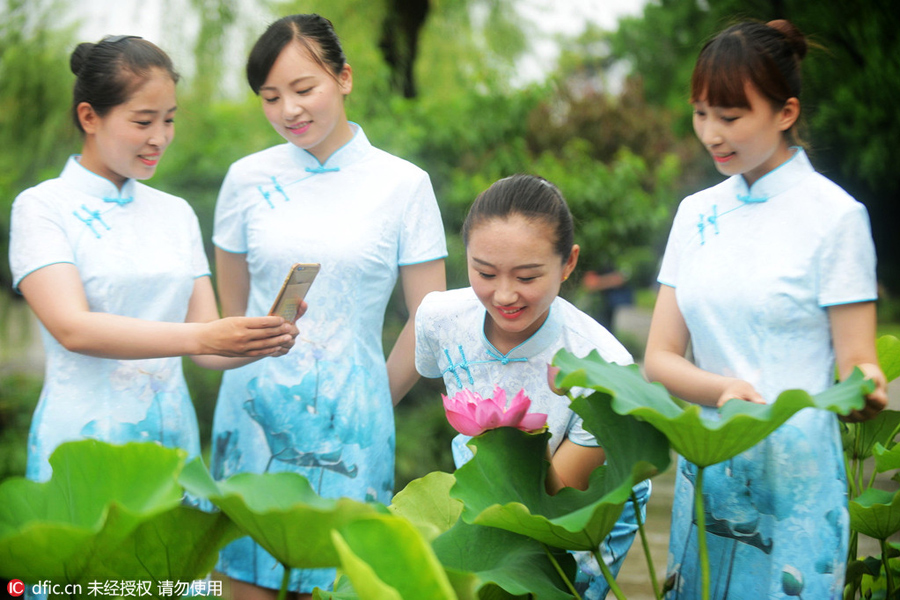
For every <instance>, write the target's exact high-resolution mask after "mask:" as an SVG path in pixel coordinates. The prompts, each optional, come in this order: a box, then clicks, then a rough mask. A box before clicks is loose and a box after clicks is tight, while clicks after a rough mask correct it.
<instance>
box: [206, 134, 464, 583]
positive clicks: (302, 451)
mask: <svg viewBox="0 0 900 600" xmlns="http://www.w3.org/2000/svg"><path fill="white" fill-rule="evenodd" d="M351 126H352V127H353V128H354V131H355V135H354V137H353V139H352V140H351V141H350V142H348V143H347V144H346V145H345V146H344V147H342V148H341V149H339V150H338V151H337V152H335V153H334V154H333V155H332V156H331V157H330V158H329V159H328V161H327V162H326V163H325V164H324V165H323V164H320V163H319V161H318V160H317V159H316V158H315V157H314V156H313V155H312V154H310V153H309V152H307V151H305V150H303V149H301V148H298V147H297V146H294V145H293V144H289V143H286V144H282V145H279V146H275V147H272V148H269V149H267V150H263V151H261V152H258V153H256V154H253V155H250V156H248V157H245V158H243V159H241V160H239V161H237V162H236V163H235V164H233V165H232V166H231V168H230V170H229V172H228V175H227V177H226V178H225V181H224V183H223V185H222V190H221V192H220V195H219V200H218V203H217V205H216V226H215V234H214V236H213V241H214V243H215V244H216V245H217V246H218V247H219V248H221V249H223V250H226V251H228V252H235V253H246V255H247V256H246V258H247V264H248V266H249V271H250V277H251V282H250V297H249V304H248V308H247V314H248V315H264V314H266V313H267V312H268V310H269V308H270V307H271V304H272V301H273V300H274V299H275V296H276V294H277V292H278V289H279V287H280V286H281V284H282V282H283V281H284V277H285V275H287V273H288V269H289V268H290V266H291V264H293V263H295V262H309V263H321V265H322V268H321V271H320V272H319V275H318V277H317V278H316V280H315V282H314V283H313V285H312V287H311V288H310V290H309V293H308V295H307V297H306V300H307V302H308V304H309V310H308V311H307V312H306V314H305V315H304V316H303V317H302V318H301V319H300V320H299V321H298V322H297V326H298V327H299V329H300V335H299V336H298V338H297V342H296V344H295V346H294V347H293V348H292V349H291V351H290V352H289V353H288V354H287V355H285V356H283V357H279V358H269V359H266V360H263V361H259V362H256V363H253V364H251V365H248V366H246V367H242V368H240V369H235V370H233V371H230V372H228V373H226V374H225V377H224V379H223V382H222V387H221V390H220V393H219V400H218V404H217V406H216V413H215V419H214V423H213V450H212V457H211V467H212V471H213V475H214V477H216V478H217V479H225V478H228V477H229V476H231V475H234V474H235V473H241V472H252V473H273V472H279V471H293V472H296V473H300V474H301V475H303V476H305V477H306V478H307V479H308V480H309V482H310V484H311V485H312V488H313V489H314V490H315V491H316V492H318V493H319V494H320V495H322V496H324V497H350V498H355V499H357V500H374V501H378V502H383V503H389V502H390V499H391V497H392V493H393V485H394V445H395V444H394V415H393V405H392V402H391V395H390V389H389V386H388V377H387V369H386V366H385V356H384V349H383V347H382V326H383V322H384V312H385V309H386V307H387V304H388V300H389V299H390V296H391V293H392V290H393V289H394V284H395V283H396V281H397V277H398V273H399V270H398V269H399V267H400V266H402V265H411V264H416V263H422V262H428V261H432V260H437V259H441V258H443V257H445V256H446V254H447V251H446V242H445V239H444V230H443V225H442V223H441V217H440V212H439V210H438V206H437V202H436V200H435V197H434V192H433V191H432V187H431V182H430V180H429V178H428V175H427V173H425V172H424V171H422V170H421V169H419V168H418V167H416V166H414V165H412V164H411V163H409V162H407V161H405V160H402V159H400V158H397V157H395V156H392V155H390V154H388V153H386V152H383V151H381V150H379V149H377V148H375V147H373V146H372V145H371V144H370V143H369V141H368V139H367V138H366V136H365V134H364V133H363V131H362V129H360V128H359V126H357V125H356V124H351ZM218 569H219V570H221V571H222V572H223V573H226V574H227V575H229V576H230V577H232V578H235V579H238V580H241V581H247V582H251V583H255V584H257V585H261V586H264V587H268V588H279V587H280V586H281V578H282V572H283V571H282V568H281V567H280V566H279V565H278V564H277V563H276V561H275V560H274V559H273V558H272V557H271V556H270V555H269V554H268V553H266V552H265V551H263V550H262V549H261V548H260V547H259V546H258V545H256V544H255V543H253V542H252V540H250V538H243V539H241V540H238V541H236V542H234V543H233V544H231V545H229V546H228V547H227V548H225V549H224V550H223V551H222V553H221V555H220V562H219V565H218ZM333 580H334V571H333V570H332V569H317V570H304V571H300V570H298V571H295V572H294V573H293V574H292V578H291V589H293V590H298V589H299V590H300V591H303V592H309V591H311V590H312V589H313V587H316V586H318V587H321V588H327V587H328V586H330V584H331V583H332V582H333Z"/></svg>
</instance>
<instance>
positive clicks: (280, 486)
mask: <svg viewBox="0 0 900 600" xmlns="http://www.w3.org/2000/svg"><path fill="white" fill-rule="evenodd" d="M180 482H181V484H182V485H183V486H184V488H185V489H186V490H188V491H189V492H190V493H192V494H194V495H196V496H199V497H204V498H208V499H209V500H210V501H211V502H212V503H213V504H215V505H216V506H218V507H219V508H220V509H221V510H222V512H224V513H225V514H226V515H228V517H229V518H231V520H232V521H234V522H235V523H236V524H237V526H238V527H240V529H241V530H242V531H243V532H244V533H245V534H246V535H249V536H250V537H252V538H253V540H254V541H255V542H257V543H258V544H259V545H260V546H262V547H263V548H264V549H265V550H266V551H267V552H268V553H269V554H271V555H272V556H273V557H275V559H276V560H278V561H279V562H280V563H281V564H283V565H286V566H288V567H291V568H304V569H311V568H319V567H335V566H337V565H338V564H339V563H340V557H339V556H338V553H337V551H336V549H335V547H334V544H333V543H332V538H331V531H332V530H334V529H338V528H340V527H341V526H343V525H345V524H347V523H349V522H351V521H353V520H355V519H358V518H361V517H366V516H370V515H373V514H378V513H386V512H387V509H386V508H385V507H384V506H383V505H380V504H376V503H363V502H358V501H356V500H351V499H350V498H339V499H331V498H322V497H321V496H319V495H318V494H316V492H315V491H314V490H313V489H312V486H310V484H309V481H307V479H306V478H305V477H303V476H302V475H299V474H297V473H265V474H257V473H240V474H238V475H234V476H233V477H230V478H228V479H227V480H225V481H218V482H217V481H215V480H213V479H212V477H211V476H210V474H209V472H208V471H207V470H206V469H204V468H202V466H198V465H196V464H195V463H192V464H190V465H188V466H187V467H186V468H185V470H184V471H183V472H182V474H181V477H180Z"/></svg>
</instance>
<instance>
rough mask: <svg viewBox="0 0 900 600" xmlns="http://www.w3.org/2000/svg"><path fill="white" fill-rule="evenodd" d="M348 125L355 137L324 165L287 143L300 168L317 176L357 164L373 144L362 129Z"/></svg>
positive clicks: (297, 147)
mask: <svg viewBox="0 0 900 600" xmlns="http://www.w3.org/2000/svg"><path fill="white" fill-rule="evenodd" d="M348 123H349V124H350V129H351V130H352V131H353V137H352V138H350V140H349V141H348V142H347V143H346V144H344V145H343V146H341V147H340V148H338V149H337V150H335V151H334V153H333V154H332V155H331V156H329V157H328V159H327V160H326V161H325V162H324V163H322V162H319V159H318V158H316V157H315V155H313V153H312V152H310V151H309V150H306V149H304V148H301V147H299V146H296V145H294V144H292V143H290V142H287V144H288V146H289V147H290V148H291V150H292V154H293V156H294V157H295V158H296V159H297V161H298V162H299V163H300V166H301V167H303V168H304V169H305V170H306V171H307V172H309V173H313V174H316V173H328V172H332V171H338V170H340V169H341V168H345V167H348V166H350V165H352V164H353V163H355V162H356V161H357V160H359V159H360V158H362V157H363V156H365V155H366V153H368V152H369V150H370V149H371V148H372V144H371V143H370V142H369V138H367V137H366V134H365V132H364V131H363V129H362V127H360V126H359V125H358V124H357V123H354V122H353V121H348Z"/></svg>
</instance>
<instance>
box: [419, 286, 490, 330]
mask: <svg viewBox="0 0 900 600" xmlns="http://www.w3.org/2000/svg"><path fill="white" fill-rule="evenodd" d="M480 308H483V307H482V306H481V302H480V301H479V300H478V297H477V296H476V295H475V292H473V291H472V288H470V287H467V288H460V289H455V290H447V291H443V292H429V293H428V294H427V295H426V296H425V298H423V299H422V302H421V303H420V304H419V308H418V309H417V311H416V320H417V322H423V323H424V322H431V323H434V322H438V321H440V322H445V323H455V322H462V321H464V320H465V319H466V318H467V317H470V316H472V315H474V314H477V313H478V311H479V309H480Z"/></svg>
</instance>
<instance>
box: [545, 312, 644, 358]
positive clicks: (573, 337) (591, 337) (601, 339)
mask: <svg viewBox="0 0 900 600" xmlns="http://www.w3.org/2000/svg"><path fill="white" fill-rule="evenodd" d="M552 310H558V311H560V314H561V316H562V321H563V338H564V339H563V347H564V348H566V349H567V350H569V351H570V352H572V353H574V354H575V355H576V356H579V357H584V356H585V355H587V354H588V353H589V352H590V351H591V350H597V351H598V352H599V353H600V356H602V357H603V358H604V360H607V361H609V362H614V363H618V364H622V365H628V364H631V363H633V362H634V358H633V357H632V356H631V353H630V352H629V351H628V350H627V349H626V348H625V346H623V345H622V343H621V342H620V341H619V340H618V339H616V337H615V336H614V335H613V334H612V333H610V331H609V330H608V329H607V328H606V327H604V326H603V325H601V324H600V323H598V322H597V321H596V320H595V319H594V318H593V317H591V316H590V315H588V314H587V313H585V312H584V311H582V310H581V309H579V308H578V307H576V306H575V305H574V304H572V303H571V302H569V301H568V300H566V299H565V298H563V297H561V296H559V297H557V298H556V300H554V301H553V305H552Z"/></svg>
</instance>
